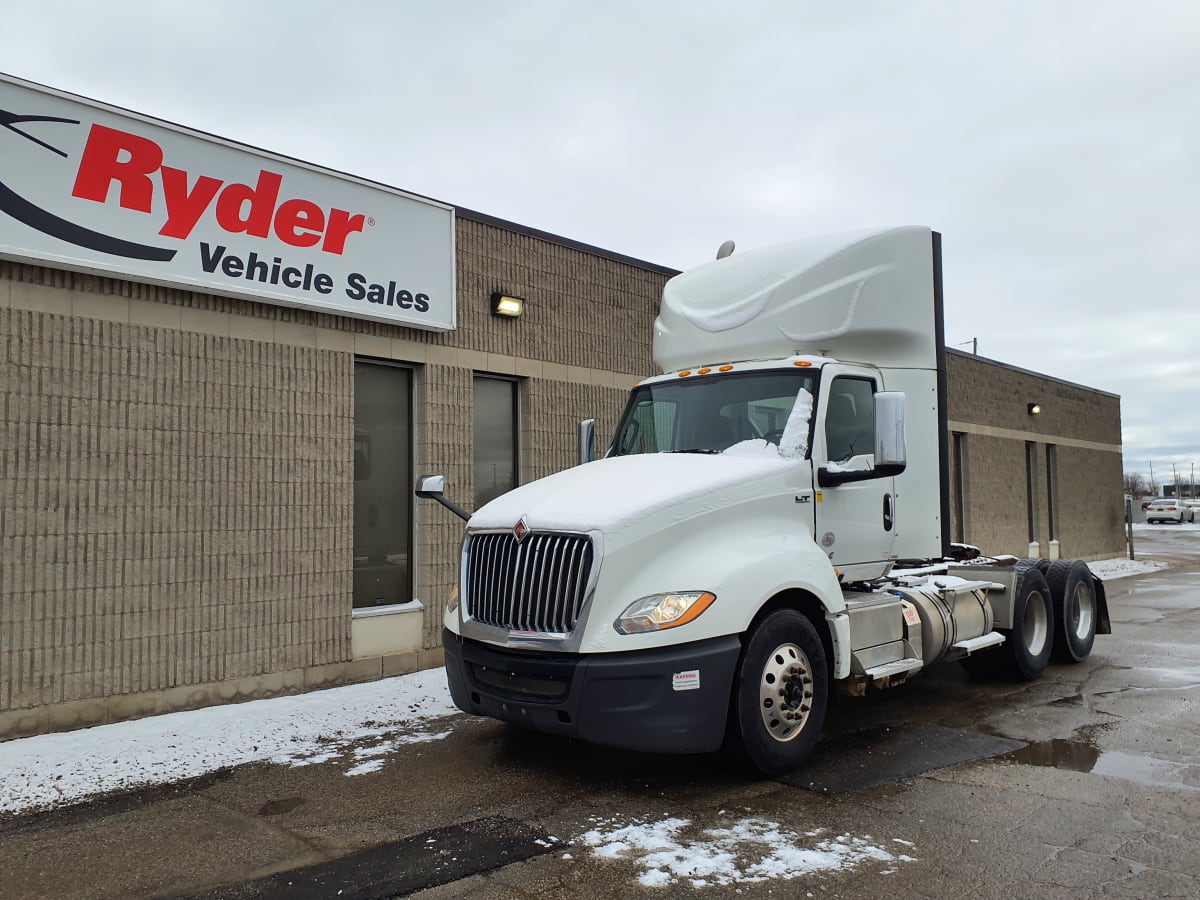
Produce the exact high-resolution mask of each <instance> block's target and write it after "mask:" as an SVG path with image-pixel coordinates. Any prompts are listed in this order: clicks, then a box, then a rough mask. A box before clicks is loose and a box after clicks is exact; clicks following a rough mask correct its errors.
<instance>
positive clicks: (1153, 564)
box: [1087, 557, 1169, 581]
mask: <svg viewBox="0 0 1200 900" xmlns="http://www.w3.org/2000/svg"><path fill="white" fill-rule="evenodd" d="M1168 565H1169V563H1165V562H1163V561H1162V560H1160V559H1122V558H1121V557H1117V558H1116V559H1100V560H1096V561H1095V562H1090V563H1088V564H1087V566H1088V568H1089V569H1091V570H1092V574H1093V575H1095V576H1096V577H1097V578H1099V579H1101V580H1102V581H1112V580H1113V579H1114V578H1125V577H1127V576H1129V575H1143V574H1145V573H1146V572H1157V571H1158V570H1159V569H1165V568H1167V566H1168Z"/></svg>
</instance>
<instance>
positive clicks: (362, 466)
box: [354, 360, 413, 609]
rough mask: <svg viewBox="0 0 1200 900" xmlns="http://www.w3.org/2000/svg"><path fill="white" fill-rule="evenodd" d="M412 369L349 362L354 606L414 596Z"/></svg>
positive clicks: (365, 605) (381, 604) (399, 600)
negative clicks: (351, 382)
mask: <svg viewBox="0 0 1200 900" xmlns="http://www.w3.org/2000/svg"><path fill="white" fill-rule="evenodd" d="M412 482H413V473H412V372H411V371H410V370H409V369H405V368H402V367H400V366H393V365H387V364H383V363H371V362H360V361H357V360H356V361H355V363H354V607H355V608H356V609H357V608H361V607H375V606H390V605H392V604H395V603H407V602H409V601H410V600H411V599H412V577H411V575H410V568H409V560H410V559H411V555H412V506H413V499H412V491H411V489H410V486H411V485H412Z"/></svg>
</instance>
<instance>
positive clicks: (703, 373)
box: [696, 369, 712, 375]
mask: <svg viewBox="0 0 1200 900" xmlns="http://www.w3.org/2000/svg"><path fill="white" fill-rule="evenodd" d="M711 371H712V369H700V370H698V371H697V372H696V374H697V375H707V374H708V373H709V372H711Z"/></svg>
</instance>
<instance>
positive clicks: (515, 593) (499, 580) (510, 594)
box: [463, 533, 592, 634]
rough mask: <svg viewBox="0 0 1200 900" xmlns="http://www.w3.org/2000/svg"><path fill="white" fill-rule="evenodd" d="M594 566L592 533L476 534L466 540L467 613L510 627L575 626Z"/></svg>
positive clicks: (555, 630)
mask: <svg viewBox="0 0 1200 900" xmlns="http://www.w3.org/2000/svg"><path fill="white" fill-rule="evenodd" d="M591 571H592V542H591V539H590V538H588V537H586V536H584V535H579V534H530V535H529V536H528V537H526V538H525V540H523V541H520V542H518V541H517V539H516V538H515V537H514V536H513V535H512V534H510V533H500V534H476V535H472V536H471V539H470V541H469V542H468V544H467V578H466V596H465V597H464V598H463V602H464V604H465V606H466V611H467V614H468V615H469V616H470V617H471V618H472V619H475V620H476V621H478V622H483V623H485V624H487V625H495V626H497V627H499V628H506V629H508V630H509V631H537V632H542V633H551V634H568V633H570V632H571V631H573V630H574V628H575V624H576V622H578V621H579V614H580V612H582V610H583V602H584V598H585V595H586V593H587V586H588V578H589V576H590V575H591Z"/></svg>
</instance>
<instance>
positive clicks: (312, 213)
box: [0, 109, 374, 262]
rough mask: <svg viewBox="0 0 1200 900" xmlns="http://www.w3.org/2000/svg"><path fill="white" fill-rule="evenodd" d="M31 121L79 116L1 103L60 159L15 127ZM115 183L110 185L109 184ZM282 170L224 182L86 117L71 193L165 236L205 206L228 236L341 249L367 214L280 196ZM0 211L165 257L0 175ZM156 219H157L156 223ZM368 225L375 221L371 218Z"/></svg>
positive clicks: (57, 231)
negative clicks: (39, 201) (76, 218)
mask: <svg viewBox="0 0 1200 900" xmlns="http://www.w3.org/2000/svg"><path fill="white" fill-rule="evenodd" d="M33 123H58V124H64V125H76V126H77V125H79V124H80V121H79V120H78V119H68V118H63V117H59V116H37V115H18V114H16V113H11V112H8V111H6V110H2V109H0V126H2V127H4V128H6V129H8V130H9V131H11V132H13V133H15V134H17V135H20V136H21V137H23V138H25V139H26V140H29V141H32V142H33V143H35V144H37V145H38V146H40V147H42V148H44V149H46V150H49V151H50V152H52V153H55V154H57V155H58V156H61V157H63V158H64V159H66V158H68V154H67V153H65V152H63V151H62V150H60V149H59V148H58V147H55V146H53V145H52V144H50V143H48V142H47V141H44V140H41V139H40V138H38V137H35V136H34V135H33V134H29V133H27V132H26V131H24V130H22V129H21V128H18V127H17V126H18V125H30V124H33ZM114 187H115V191H114ZM282 190H283V176H282V175H280V174H278V173H276V172H272V171H270V170H268V169H260V170H259V172H258V177H257V179H256V182H255V184H254V185H253V186H252V185H249V184H241V183H238V182H225V181H223V180H221V179H220V178H214V177H212V176H211V175H203V174H201V175H196V176H195V177H193V176H192V174H191V173H189V172H188V171H186V170H185V169H182V168H177V167H174V166H169V165H166V160H165V156H164V152H163V148H162V147H161V146H159V144H158V143H156V142H155V141H153V140H151V139H150V138H147V137H143V136H141V135H137V134H131V133H129V132H126V131H121V130H119V129H116V128H109V127H107V126H104V125H99V124H93V125H92V126H91V129H90V131H89V132H88V137H87V142H86V144H85V146H84V148H83V153H82V155H81V157H80V160H79V167H78V169H77V171H76V173H75V180H74V185H73V187H72V189H71V195H72V196H74V197H76V198H78V199H82V200H89V201H93V202H96V203H100V204H107V203H108V202H109V197H110V195H113V196H115V202H116V204H117V205H119V206H120V207H121V208H123V209H126V210H131V211H135V212H140V213H145V214H147V215H155V205H156V204H155V200H156V199H159V201H160V202H159V203H158V209H159V210H160V212H159V213H157V214H158V215H159V216H162V215H163V213H162V212H161V210H164V209H165V220H164V221H162V224H161V226H160V227H159V228H158V229H157V230H158V234H159V235H161V236H163V237H165V238H173V239H176V240H185V239H187V238H188V237H190V236H191V234H192V232H193V231H194V230H195V228H196V226H197V225H198V224H199V223H200V221H201V220H202V219H203V218H204V217H205V216H206V215H207V214H208V213H210V211H211V213H212V217H213V219H214V220H215V222H216V224H217V226H218V227H219V228H220V229H221V230H222V231H225V232H226V233H228V234H231V235H241V234H244V235H248V236H251V237H257V238H269V237H271V236H272V235H274V237H275V238H276V239H278V240H279V241H281V242H283V243H284V244H287V245H289V246H292V247H300V248H309V247H312V248H318V247H319V249H320V250H321V251H322V252H325V253H329V254H333V255H336V256H341V255H342V253H343V252H344V251H345V249H346V241H347V239H348V238H349V237H350V236H351V235H352V234H355V233H357V232H362V230H363V227H364V225H365V224H366V216H365V215H363V214H362V213H353V214H352V213H350V212H348V211H347V210H344V209H339V208H337V207H331V208H328V209H326V208H324V207H322V206H320V205H319V204H317V203H314V202H313V201H311V200H306V199H303V198H289V199H284V200H283V201H282V202H280V194H281V193H282ZM0 212H3V213H5V214H7V215H9V216H11V217H12V218H14V219H16V220H17V221H19V222H21V223H23V224H25V225H27V226H29V227H30V228H33V229H36V230H37V231H40V232H42V233H44V234H48V235H50V236H51V237H55V238H58V239H59V240H63V241H66V242H68V243H71V244H75V245H76V246H80V247H86V248H89V249H92V250H97V251H99V252H101V253H106V254H109V255H113V256H124V257H127V258H132V259H144V260H152V261H160V262H169V261H170V260H172V259H174V257H175V254H176V250H175V248H173V247H170V246H166V247H157V246H150V245H147V244H141V243H137V242H134V241H129V240H126V239H124V238H118V237H115V236H113V235H109V234H104V233H102V232H99V231H94V230H92V229H90V228H87V227H84V226H82V225H79V224H77V223H75V222H71V221H69V220H67V219H64V218H62V217H61V216H59V215H56V214H55V213H52V212H50V211H49V210H46V209H43V208H42V207H40V206H37V205H36V204H34V203H32V202H31V201H29V200H28V199H26V198H25V197H23V196H21V195H20V194H18V193H17V192H16V191H15V190H14V189H13V188H12V187H11V186H10V185H8V184H5V183H4V182H3V181H2V180H0ZM155 224H158V223H157V222H156V223H155ZM372 224H374V223H373V222H372Z"/></svg>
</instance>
